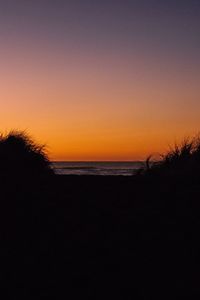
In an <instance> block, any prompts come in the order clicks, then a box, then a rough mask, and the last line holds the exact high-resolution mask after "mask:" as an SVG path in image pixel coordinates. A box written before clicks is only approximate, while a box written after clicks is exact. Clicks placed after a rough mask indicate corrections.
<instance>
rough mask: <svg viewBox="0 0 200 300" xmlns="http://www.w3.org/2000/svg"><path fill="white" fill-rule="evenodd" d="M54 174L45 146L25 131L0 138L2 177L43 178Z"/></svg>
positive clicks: (0, 170)
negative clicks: (36, 141)
mask: <svg viewBox="0 0 200 300" xmlns="http://www.w3.org/2000/svg"><path fill="white" fill-rule="evenodd" d="M50 174H53V170H52V168H51V163H50V161H49V159H48V156H47V154H46V150H45V146H44V145H40V144H37V143H35V142H34V141H33V140H32V139H31V138H30V136H29V135H28V134H26V133H25V132H23V131H11V132H9V133H8V134H6V135H1V136H0V176H3V177H5V176H9V177H11V176H16V180H17V178H19V177H25V178H27V176H28V177H35V178H37V177H43V176H47V175H50Z"/></svg>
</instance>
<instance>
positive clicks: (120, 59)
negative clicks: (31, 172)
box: [0, 0, 200, 161]
mask: <svg viewBox="0 0 200 300" xmlns="http://www.w3.org/2000/svg"><path fill="white" fill-rule="evenodd" d="M0 104H1V106H0V129H1V131H2V132H7V131H9V130H10V129H20V130H27V132H29V133H30V135H31V136H33V137H34V138H35V139H36V140H37V141H38V142H42V143H46V144H47V145H48V151H49V155H50V158H51V159H52V160H79V161H80V160H138V159H144V158H145V157H146V156H147V155H148V154H151V153H159V152H162V151H165V150H166V149H167V147H168V145H169V144H173V142H175V141H178V140H180V139H181V138H183V137H185V136H187V135H193V134H195V133H197V132H199V131H200V1H199V0H187V1H186V0H167V1H166V0H101V1H97V0H77V1H76V0H17V1H16V0H5V1H4V0H0Z"/></svg>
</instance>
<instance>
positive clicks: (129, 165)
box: [52, 161, 144, 176]
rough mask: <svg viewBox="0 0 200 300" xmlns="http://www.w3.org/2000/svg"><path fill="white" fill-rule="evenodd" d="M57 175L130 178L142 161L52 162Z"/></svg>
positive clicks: (141, 165) (141, 164) (142, 163)
mask: <svg viewBox="0 0 200 300" xmlns="http://www.w3.org/2000/svg"><path fill="white" fill-rule="evenodd" d="M52 166H53V169H54V171H55V173H56V174H58V175H102V176H118V175H122V176H132V175H134V174H135V173H136V172H137V171H138V170H139V169H141V168H143V167H144V162H143V161H131V162H127V161H126V162H119V161H118V162H111V161H109V162H108V161H106V162H102V161H101V162H99V161H98V162H93V161H92V162H91V161H90V162H85V161H84V162H69V161H59V162H52Z"/></svg>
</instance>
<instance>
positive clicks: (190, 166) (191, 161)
mask: <svg viewBox="0 0 200 300" xmlns="http://www.w3.org/2000/svg"><path fill="white" fill-rule="evenodd" d="M150 159H151V156H149V157H148V158H147V161H146V170H145V171H144V173H145V174H157V175H161V176H162V175H167V176H172V177H173V176H178V177H180V176H184V177H185V176H187V177H188V176H192V177H194V176H196V175H198V176H199V175H200V136H199V135H198V136H195V137H194V138H185V139H184V140H183V141H182V142H181V143H180V144H175V145H174V146H172V147H170V149H169V151H168V152H167V153H165V154H162V155H160V160H159V161H157V162H152V163H150Z"/></svg>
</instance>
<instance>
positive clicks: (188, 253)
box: [0, 133, 200, 299]
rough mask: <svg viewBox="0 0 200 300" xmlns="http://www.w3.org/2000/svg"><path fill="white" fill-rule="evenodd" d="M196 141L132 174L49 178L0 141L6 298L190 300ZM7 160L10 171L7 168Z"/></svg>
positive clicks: (199, 165)
mask: <svg viewBox="0 0 200 300" xmlns="http://www.w3.org/2000/svg"><path fill="white" fill-rule="evenodd" d="M199 145H200V143H199V142H198V140H197V139H196V140H194V141H186V142H185V143H184V144H183V145H181V146H180V147H175V148H174V149H173V150H172V151H171V152H169V153H168V154H167V155H166V156H164V157H163V159H162V161H161V162H159V163H156V164H155V165H153V166H152V167H150V168H149V167H148V166H149V164H147V170H143V171H141V172H140V174H138V175H136V176H132V177H121V176H117V177H100V176H80V177H79V176H56V175H54V174H53V171H52V170H51V166H50V163H49V161H48V158H47V156H46V155H45V151H44V149H43V148H42V147H40V146H37V145H35V143H34V142H32V140H31V139H29V138H28V137H27V136H26V135H24V134H22V133H12V134H10V135H8V136H6V137H1V139H0V188H1V192H0V196H1V197H0V199H1V202H0V281H1V291H2V292H4V293H6V295H7V297H8V298H10V299H15V298H16V299H17V298H19V299H84V298H85V299H199V297H200V269H199V260H200V249H199V244H200V243H199V240H200V146H199ZM13 166H14V167H13Z"/></svg>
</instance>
